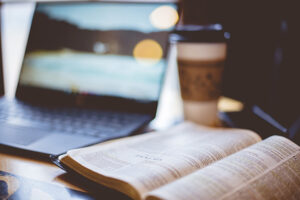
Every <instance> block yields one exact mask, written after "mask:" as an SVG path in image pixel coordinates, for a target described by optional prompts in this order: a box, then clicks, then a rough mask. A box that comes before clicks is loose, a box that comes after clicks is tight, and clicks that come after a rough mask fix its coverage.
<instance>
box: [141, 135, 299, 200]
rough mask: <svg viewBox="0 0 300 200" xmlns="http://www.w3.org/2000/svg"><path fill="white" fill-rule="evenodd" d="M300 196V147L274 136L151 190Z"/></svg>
mask: <svg viewBox="0 0 300 200" xmlns="http://www.w3.org/2000/svg"><path fill="white" fill-rule="evenodd" d="M299 197H300V147H299V146H297V145H296V144H294V143H292V142H291V141H289V140H288V139H286V138H283V137H280V136H272V137H270V138H268V139H266V140H264V141H262V142H259V143H257V144H255V145H253V146H251V147H249V148H246V149H244V150H242V151H240V152H238V153H235V154H233V155H231V156H229V157H227V158H224V159H223V160H221V161H218V162H216V163H214V164H212V165H210V166H208V167H206V168H204V169H201V170H198V171H196V172H194V173H192V174H190V175H188V176H186V177H183V178H182V179H179V180H178V181H175V182H172V183H170V184H169V185H166V186H163V187H161V188H159V189H157V190H154V191H152V192H150V193H149V196H148V197H147V200H153V199H172V200H176V199H189V200H193V199H195V200H196V199H197V200H198V199H201V200H211V199H215V200H238V199H254V200H255V199H259V200H271V199H276V200H284V199H292V200H293V199H295V200H296V199H299Z"/></svg>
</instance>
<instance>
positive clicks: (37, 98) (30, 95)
mask: <svg viewBox="0 0 300 200" xmlns="http://www.w3.org/2000/svg"><path fill="white" fill-rule="evenodd" d="M97 2H98V3H99V2H103V3H142V4H144V3H145V4H149V3H161V4H164V3H174V4H176V5H177V7H178V10H179V5H178V3H179V2H178V1H175V0H163V1H162V0H142V1H141V0H140V1H138V0H126V1H122V0H101V1H91V2H87V1H72V2H69V1H54V2H53V1H51V2H50V1H40V2H39V1H38V2H37V3H36V5H35V9H34V14H33V18H32V22H33V20H34V19H35V17H36V7H37V5H38V4H61V3H62V4H66V3H67V4H69V3H70V4H76V3H97ZM31 31H32V29H30V33H29V36H28V41H29V39H30V37H31ZM166 44H167V51H166V55H165V59H166V60H168V52H169V51H168V49H169V44H168V38H166ZM27 50H28V44H27V45H26V51H25V54H24V55H26V52H27ZM24 58H25V56H24ZM24 58H23V62H22V67H21V71H22V68H23V66H24ZM167 66H168V64H167V63H166V66H165V69H164V72H163V74H162V75H161V76H162V78H161V81H160V88H159V97H158V98H157V100H155V101H150V100H149V101H148V100H147V101H143V100H136V99H126V98H120V97H110V96H98V95H85V94H78V93H77V94H74V93H66V92H63V91H59V90H52V89H46V88H40V87H33V86H25V85H22V84H20V76H19V81H18V85H17V90H16V98H17V99H18V100H20V101H25V102H27V103H31V104H35V105H43V106H55V107H57V106H62V107H80V108H91V109H101V110H103V109H104V110H116V111H124V112H129V113H131V112H132V113H142V114H147V115H151V116H152V117H153V118H154V117H155V114H156V110H157V105H158V100H159V98H160V94H161V90H162V88H163V83H164V79H165V73H166V71H167ZM20 74H21V73H20Z"/></svg>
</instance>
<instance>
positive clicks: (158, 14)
mask: <svg viewBox="0 0 300 200" xmlns="http://www.w3.org/2000/svg"><path fill="white" fill-rule="evenodd" d="M178 19H179V16H178V12H177V11H176V10H175V8H173V7H171V6H160V7H158V8H156V9H155V10H154V11H153V12H152V13H151V15H150V22H151V24H152V25H153V26H154V27H155V28H158V29H169V28H171V27H173V26H175V24H176V23H177V21H178Z"/></svg>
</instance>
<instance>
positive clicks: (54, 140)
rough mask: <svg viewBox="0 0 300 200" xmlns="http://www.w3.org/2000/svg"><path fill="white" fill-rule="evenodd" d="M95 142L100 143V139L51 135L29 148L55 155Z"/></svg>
mask: <svg viewBox="0 0 300 200" xmlns="http://www.w3.org/2000/svg"><path fill="white" fill-rule="evenodd" d="M97 141H100V138H94V137H88V136H80V135H67V134H56V133H52V134H49V135H48V136H46V137H43V138H41V139H39V140H37V141H36V142H34V143H32V144H30V145H29V148H30V149H31V150H34V151H37V152H42V153H47V154H49V153H50V154H54V155H57V154H62V153H65V152H66V151H68V150H70V149H74V148H79V147H83V146H86V145H89V144H92V143H95V142H97Z"/></svg>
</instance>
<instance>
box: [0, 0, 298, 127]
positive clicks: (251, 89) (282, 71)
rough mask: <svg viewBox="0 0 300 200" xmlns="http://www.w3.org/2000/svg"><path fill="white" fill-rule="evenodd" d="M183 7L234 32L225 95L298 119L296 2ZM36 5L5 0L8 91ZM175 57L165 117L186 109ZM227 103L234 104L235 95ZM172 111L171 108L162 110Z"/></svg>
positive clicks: (286, 119) (194, 1)
mask: <svg viewBox="0 0 300 200" xmlns="http://www.w3.org/2000/svg"><path fill="white" fill-rule="evenodd" d="M10 2H12V1H10ZM181 7H182V15H181V19H180V23H181V24H212V23H220V24H222V25H223V27H224V30H225V31H227V32H229V33H230V35H231V39H230V42H229V46H228V47H229V49H228V50H229V51H228V59H227V64H226V68H225V76H224V84H223V95H224V96H226V97H230V98H233V99H236V100H238V101H241V102H242V103H243V104H244V105H250V106H251V105H259V106H260V107H263V108H264V110H265V111H266V112H268V113H270V114H271V115H272V116H273V117H274V118H275V119H277V120H278V121H280V122H281V123H282V124H283V125H285V126H287V127H289V126H290V125H291V124H293V123H294V122H295V121H297V119H299V113H300V103H299V102H300V94H299V93H300V92H299V86H300V78H299V72H300V69H299V68H300V60H299V56H298V54H299V50H298V49H299V46H300V39H299V36H300V28H299V27H298V26H299V23H298V20H299V19H300V13H299V12H298V11H297V6H296V2H292V1H289V2H286V1H283V0H282V1H268V0H267V1H258V0H254V1H238V0H226V1H217V0H183V1H182V2H181ZM33 9H34V3H32V2H26V3H25V2H23V3H22V2H18V3H5V4H3V5H2V23H1V28H2V47H3V55H4V56H3V64H4V66H5V69H4V73H5V79H6V80H5V81H6V83H7V84H6V88H7V90H6V91H7V92H8V96H13V94H14V88H15V87H16V85H15V84H16V80H17V77H18V76H17V75H16V74H18V72H19V67H20V66H21V63H22V58H23V54H24V50H25V46H26V41H27V37H28V32H29V28H30V24H31V19H32V13H33ZM172 55H173V59H172ZM170 61H171V62H170V67H169V69H168V76H167V78H166V83H167V84H166V86H165V88H164V89H163V94H162V98H161V106H159V107H160V109H163V110H165V111H162V112H160V111H159V113H158V115H159V116H161V118H163V119H164V120H165V121H167V120H168V116H181V115H182V111H181V110H180V109H172V108H175V107H176V108H177V107H180V105H181V100H180V98H179V95H178V83H177V72H176V66H175V62H174V50H173V49H172V48H171V60H170ZM221 104H222V101H221ZM162 105H166V106H162ZM226 105H231V101H230V102H229V103H227V104H226ZM220 107H222V106H220ZM224 107H226V106H223V107H222V109H223V108H224ZM241 108H242V107H241V104H234V106H233V110H234V109H237V110H239V109H241ZM225 110H226V108H225ZM167 112H168V113H170V114H161V113H167ZM167 115H168V116H167Z"/></svg>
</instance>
